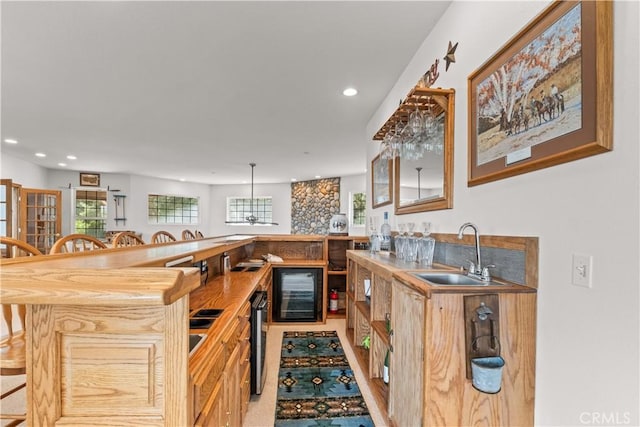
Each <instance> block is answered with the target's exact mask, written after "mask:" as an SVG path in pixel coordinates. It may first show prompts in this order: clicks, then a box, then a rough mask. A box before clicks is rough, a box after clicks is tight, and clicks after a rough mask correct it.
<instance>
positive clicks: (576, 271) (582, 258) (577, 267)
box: [571, 254, 593, 288]
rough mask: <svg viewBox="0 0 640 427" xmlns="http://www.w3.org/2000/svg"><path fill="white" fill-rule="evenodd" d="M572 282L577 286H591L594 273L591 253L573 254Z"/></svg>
mask: <svg viewBox="0 0 640 427" xmlns="http://www.w3.org/2000/svg"><path fill="white" fill-rule="evenodd" d="M571 271H572V275H571V282H572V283H573V284H574V285H575V286H581V287H583V288H591V286H592V280H591V279H592V277H591V276H592V275H593V257H592V256H591V255H583V254H573V263H572V267H571Z"/></svg>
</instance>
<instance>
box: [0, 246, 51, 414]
mask: <svg viewBox="0 0 640 427" xmlns="http://www.w3.org/2000/svg"><path fill="white" fill-rule="evenodd" d="M0 246H1V248H2V258H17V257H21V256H39V255H42V252H40V251H39V250H38V249H37V248H35V247H33V246H31V245H30V244H28V243H26V242H23V241H21V240H16V239H12V238H10V237H0ZM14 309H15V311H17V312H18V319H19V323H20V329H19V330H17V331H14V324H13V312H14ZM2 318H3V320H4V322H5V325H6V328H7V331H8V335H7V336H6V337H2V341H0V375H2V376H5V375H6V376H10V375H24V374H26V368H27V353H26V344H27V343H26V339H25V328H26V322H25V318H26V307H25V306H24V304H2ZM25 386H26V383H25V382H24V381H23V382H21V383H20V384H18V385H16V386H13V387H12V388H11V389H10V390H7V391H6V392H4V393H2V395H0V400H2V399H4V398H6V397H8V396H11V395H13V394H14V393H16V392H18V391H19V390H21V389H23V388H24V387H25ZM24 400H25V401H26V396H25V399H24ZM4 408H5V405H3V404H2V403H0V419H3V420H13V421H11V422H9V423H7V424H6V425H7V426H16V425H18V424H20V423H22V422H23V421H25V420H26V418H27V414H25V413H22V414H15V413H5V410H4Z"/></svg>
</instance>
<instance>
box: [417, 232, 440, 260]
mask: <svg viewBox="0 0 640 427" xmlns="http://www.w3.org/2000/svg"><path fill="white" fill-rule="evenodd" d="M422 230H423V231H422V238H421V239H420V246H419V251H418V261H419V262H420V264H421V265H422V266H424V267H431V266H432V265H433V251H434V249H435V247H436V240H435V239H434V238H433V237H431V236H430V234H431V223H430V222H423V223H422Z"/></svg>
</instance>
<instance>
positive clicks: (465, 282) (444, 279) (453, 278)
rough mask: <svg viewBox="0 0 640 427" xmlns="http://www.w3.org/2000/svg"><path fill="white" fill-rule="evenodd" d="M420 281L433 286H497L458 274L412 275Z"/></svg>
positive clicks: (493, 283) (432, 273)
mask: <svg viewBox="0 0 640 427" xmlns="http://www.w3.org/2000/svg"><path fill="white" fill-rule="evenodd" d="M412 274H413V275H414V276H415V277H417V278H418V279H420V280H424V281H425V282H427V283H429V284H430V285H434V286H487V285H489V284H491V285H497V284H498V283H495V282H484V281H482V280H480V279H476V278H474V277H469V276H467V275H465V274H460V273H449V272H442V271H440V272H431V273H412Z"/></svg>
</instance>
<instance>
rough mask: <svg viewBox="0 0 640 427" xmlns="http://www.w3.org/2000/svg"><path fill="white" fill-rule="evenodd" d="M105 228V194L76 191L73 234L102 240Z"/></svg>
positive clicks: (104, 192) (102, 192)
mask: <svg viewBox="0 0 640 427" xmlns="http://www.w3.org/2000/svg"><path fill="white" fill-rule="evenodd" d="M106 226H107V192H106V191H100V190H96V191H91V190H76V212H75V232H76V233H80V234H88V235H90V236H94V237H97V238H98V239H103V238H104V232H105V229H106Z"/></svg>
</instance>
